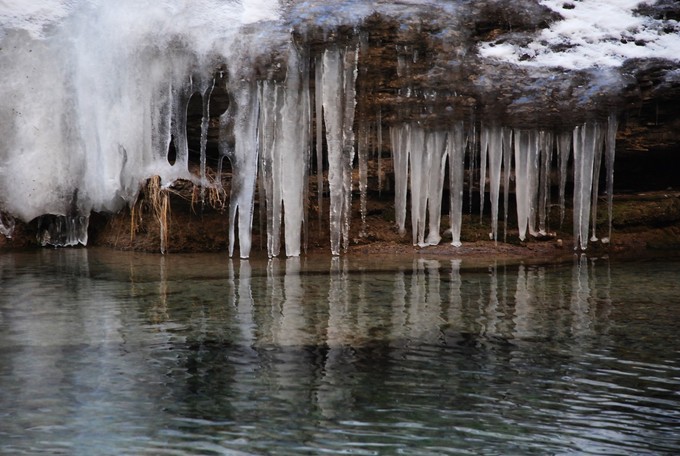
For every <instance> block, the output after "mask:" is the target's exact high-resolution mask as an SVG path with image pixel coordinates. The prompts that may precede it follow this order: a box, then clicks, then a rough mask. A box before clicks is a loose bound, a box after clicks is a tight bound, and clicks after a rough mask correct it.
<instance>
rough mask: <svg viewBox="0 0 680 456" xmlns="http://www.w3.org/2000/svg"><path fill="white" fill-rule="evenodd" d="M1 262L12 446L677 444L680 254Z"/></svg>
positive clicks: (466, 449)
mask: <svg viewBox="0 0 680 456" xmlns="http://www.w3.org/2000/svg"><path fill="white" fill-rule="evenodd" d="M466 266H467V265H466V263H464V262H461V261H460V260H425V259H416V260H411V259H397V258H391V259H386V258H377V259H367V260H358V259H346V258H334V259H331V258H323V259H315V258H302V259H289V260H272V261H266V260H262V261H255V260H251V261H240V260H229V259H228V258H226V257H225V256H223V255H170V256H166V257H162V256H158V255H144V254H131V253H130V254H129V253H117V252H111V251H103V250H98V249H73V250H40V251H36V252H26V253H5V254H3V255H2V256H0V279H1V284H2V293H0V404H1V405H2V407H0V453H2V454H82V455H94V454H154V455H156V454H168V455H177V454H418V455H427V454H433V455H434V454H437V455H439V454H674V453H679V452H680V443H679V442H680V347H679V346H678V343H677V340H678V339H677V328H679V327H680V312H679V311H680V293H679V291H680V286H679V283H680V282H679V279H680V269H679V268H678V267H679V266H680V263H678V262H674V261H669V260H665V261H645V262H636V263H609V262H608V261H607V260H605V259H597V260H594V259H587V258H586V257H580V258H579V257H575V258H574V262H573V263H571V264H566V265H555V266H531V265H502V264H499V263H496V264H488V265H485V266H484V267H482V268H480V267H475V268H468V267H466Z"/></svg>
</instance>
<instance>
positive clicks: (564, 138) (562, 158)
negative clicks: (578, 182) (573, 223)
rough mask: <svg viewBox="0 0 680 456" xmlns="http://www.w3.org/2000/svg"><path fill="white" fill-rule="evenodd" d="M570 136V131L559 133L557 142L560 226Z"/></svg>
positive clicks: (569, 150) (562, 214)
mask: <svg viewBox="0 0 680 456" xmlns="http://www.w3.org/2000/svg"><path fill="white" fill-rule="evenodd" d="M571 137H572V134H571V132H570V131H566V132H563V133H560V135H559V138H558V140H557V162H558V167H559V171H560V196H559V199H560V226H562V222H564V212H565V206H566V204H565V193H566V187H567V169H568V165H569V155H570V154H571V141H572V138H571Z"/></svg>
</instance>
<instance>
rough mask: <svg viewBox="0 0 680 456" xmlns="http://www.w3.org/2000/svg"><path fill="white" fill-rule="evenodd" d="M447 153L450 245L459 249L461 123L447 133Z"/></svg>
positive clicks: (462, 166) (462, 127)
mask: <svg viewBox="0 0 680 456" xmlns="http://www.w3.org/2000/svg"><path fill="white" fill-rule="evenodd" d="M448 139H449V140H448V144H447V148H448V149H447V153H448V156H449V186H450V187H449V198H450V204H451V210H450V212H449V221H450V223H451V236H452V240H451V245H453V246H455V247H460V246H461V242H460V230H461V225H462V219H463V184H464V179H465V167H464V158H465V143H466V138H465V127H464V125H463V122H458V123H456V124H455V125H454V126H453V128H451V130H450V131H449V135H448Z"/></svg>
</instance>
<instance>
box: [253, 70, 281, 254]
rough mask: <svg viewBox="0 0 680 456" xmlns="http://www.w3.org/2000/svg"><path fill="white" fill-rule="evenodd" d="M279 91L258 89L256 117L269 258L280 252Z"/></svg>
mask: <svg viewBox="0 0 680 456" xmlns="http://www.w3.org/2000/svg"><path fill="white" fill-rule="evenodd" d="M282 91H283V90H282V88H281V87H280V86H279V85H278V84H277V83H276V82H273V81H263V82H262V83H261V85H260V93H259V98H260V117H259V126H258V132H259V144H258V148H259V162H260V179H259V181H260V185H261V186H262V190H263V195H264V198H263V203H264V204H261V205H260V207H264V208H265V210H266V215H265V218H266V225H267V255H268V256H269V257H270V258H272V257H275V256H277V255H278V254H279V252H280V250H281V202H282V197H281V175H280V171H281V170H280V151H279V146H278V144H277V140H279V141H280V140H281V136H280V130H281V127H280V125H279V122H280V114H279V112H280V110H281V104H282V99H283V95H282Z"/></svg>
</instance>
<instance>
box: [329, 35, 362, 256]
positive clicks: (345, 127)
mask: <svg viewBox="0 0 680 456" xmlns="http://www.w3.org/2000/svg"><path fill="white" fill-rule="evenodd" d="M356 72H357V50H356V49H344V50H340V49H338V48H332V49H327V50H326V51H325V52H324V55H323V75H322V78H321V79H322V86H323V113H324V121H325V125H326V144H327V145H328V166H329V169H328V186H329V189H330V196H331V202H330V233H331V252H332V253H333V255H339V254H340V247H341V243H342V247H343V248H344V249H347V247H349V221H350V209H351V203H352V162H353V160H354V133H353V130H352V128H353V124H354V107H355V103H356V101H355V86H354V85H355V81H356Z"/></svg>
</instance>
